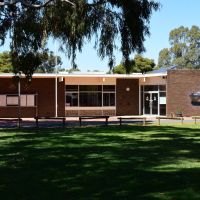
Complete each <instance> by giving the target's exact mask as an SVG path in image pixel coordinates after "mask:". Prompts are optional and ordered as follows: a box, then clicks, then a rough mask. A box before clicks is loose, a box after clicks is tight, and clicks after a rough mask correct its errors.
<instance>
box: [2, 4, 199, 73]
mask: <svg viewBox="0 0 200 200" xmlns="http://www.w3.org/2000/svg"><path fill="white" fill-rule="evenodd" d="M158 1H159V2H160V3H161V4H162V7H161V9H160V11H157V12H154V13H153V14H152V18H151V20H150V32H151V35H150V37H147V38H146V41H145V43H144V44H145V47H146V52H145V53H143V56H145V57H148V58H152V59H154V61H155V62H156V63H157V60H158V54H159V51H160V50H161V49H163V48H165V47H169V43H168V36H169V32H170V31H171V30H172V29H174V28H177V27H179V26H181V25H183V26H187V27H189V28H190V27H191V26H192V25H197V26H200V12H199V9H200V0H158ZM93 46H94V43H91V44H87V43H86V44H85V47H84V48H83V51H82V53H81V54H79V53H78V55H77V60H76V62H77V64H78V68H79V69H80V70H81V71H87V70H95V69H97V70H101V71H108V64H107V59H105V60H103V61H102V60H101V59H100V58H99V57H98V56H97V52H96V50H94V49H93ZM49 47H50V48H51V50H54V49H55V48H54V47H55V45H54V44H53V43H52V41H51V42H50V44H49ZM8 49H9V45H8V43H6V44H5V46H4V47H0V51H4V50H8ZM59 55H60V56H61V57H62V61H63V67H65V68H67V69H69V68H70V66H71V62H70V61H69V60H68V58H67V57H66V56H65V55H64V54H62V53H59ZM115 57H116V64H119V63H120V61H121V54H120V52H118V51H116V52H115Z"/></svg>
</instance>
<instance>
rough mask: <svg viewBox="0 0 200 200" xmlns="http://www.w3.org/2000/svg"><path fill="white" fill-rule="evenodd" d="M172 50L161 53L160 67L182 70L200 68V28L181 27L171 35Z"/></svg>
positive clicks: (166, 49)
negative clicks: (172, 66)
mask: <svg viewBox="0 0 200 200" xmlns="http://www.w3.org/2000/svg"><path fill="white" fill-rule="evenodd" d="M169 43H170V48H164V49H162V50H161V51H160V53H159V59H158V67H168V66H170V65H177V66H179V67H180V68H195V69H197V68H200V28H199V27H198V26H192V27H191V29H189V28H187V27H183V26H181V27H179V28H176V29H174V30H172V31H171V32H170V34H169Z"/></svg>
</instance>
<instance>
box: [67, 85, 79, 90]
mask: <svg viewBox="0 0 200 200" xmlns="http://www.w3.org/2000/svg"><path fill="white" fill-rule="evenodd" d="M65 88H66V91H78V85H66V86H65Z"/></svg>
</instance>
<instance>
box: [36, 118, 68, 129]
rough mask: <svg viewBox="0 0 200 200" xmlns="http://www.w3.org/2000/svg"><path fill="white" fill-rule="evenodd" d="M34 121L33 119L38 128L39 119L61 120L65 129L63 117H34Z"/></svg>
mask: <svg viewBox="0 0 200 200" xmlns="http://www.w3.org/2000/svg"><path fill="white" fill-rule="evenodd" d="M34 119H35V122H36V127H37V128H38V127H39V120H40V119H42V120H45V119H53V120H62V125H63V127H65V121H66V118H65V117H41V116H38V117H34Z"/></svg>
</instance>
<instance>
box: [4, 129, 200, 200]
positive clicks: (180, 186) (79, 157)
mask: <svg viewBox="0 0 200 200" xmlns="http://www.w3.org/2000/svg"><path fill="white" fill-rule="evenodd" d="M0 199H2V200H9V199H12V200H18V199H19V200H25V199H26V200H33V199H34V200H44V199H47V200H50V199H55V200H60V199H63V200H70V199H75V200H78V199H86V200H88V199H109V200H110V199H120V200H121V199H122V200H123V199H133V200H135V199H142V200H143V199H146V200H158V199H162V200H179V199H185V200H191V199H200V126H194V125H188V126H186V125H185V126H161V127H158V126H150V127H142V126H141V127H140V126H122V127H121V128H120V127H119V126H108V127H103V126H100V127H83V128H66V129H40V130H34V129H32V130H30V129H24V130H2V129H1V130H0Z"/></svg>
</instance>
